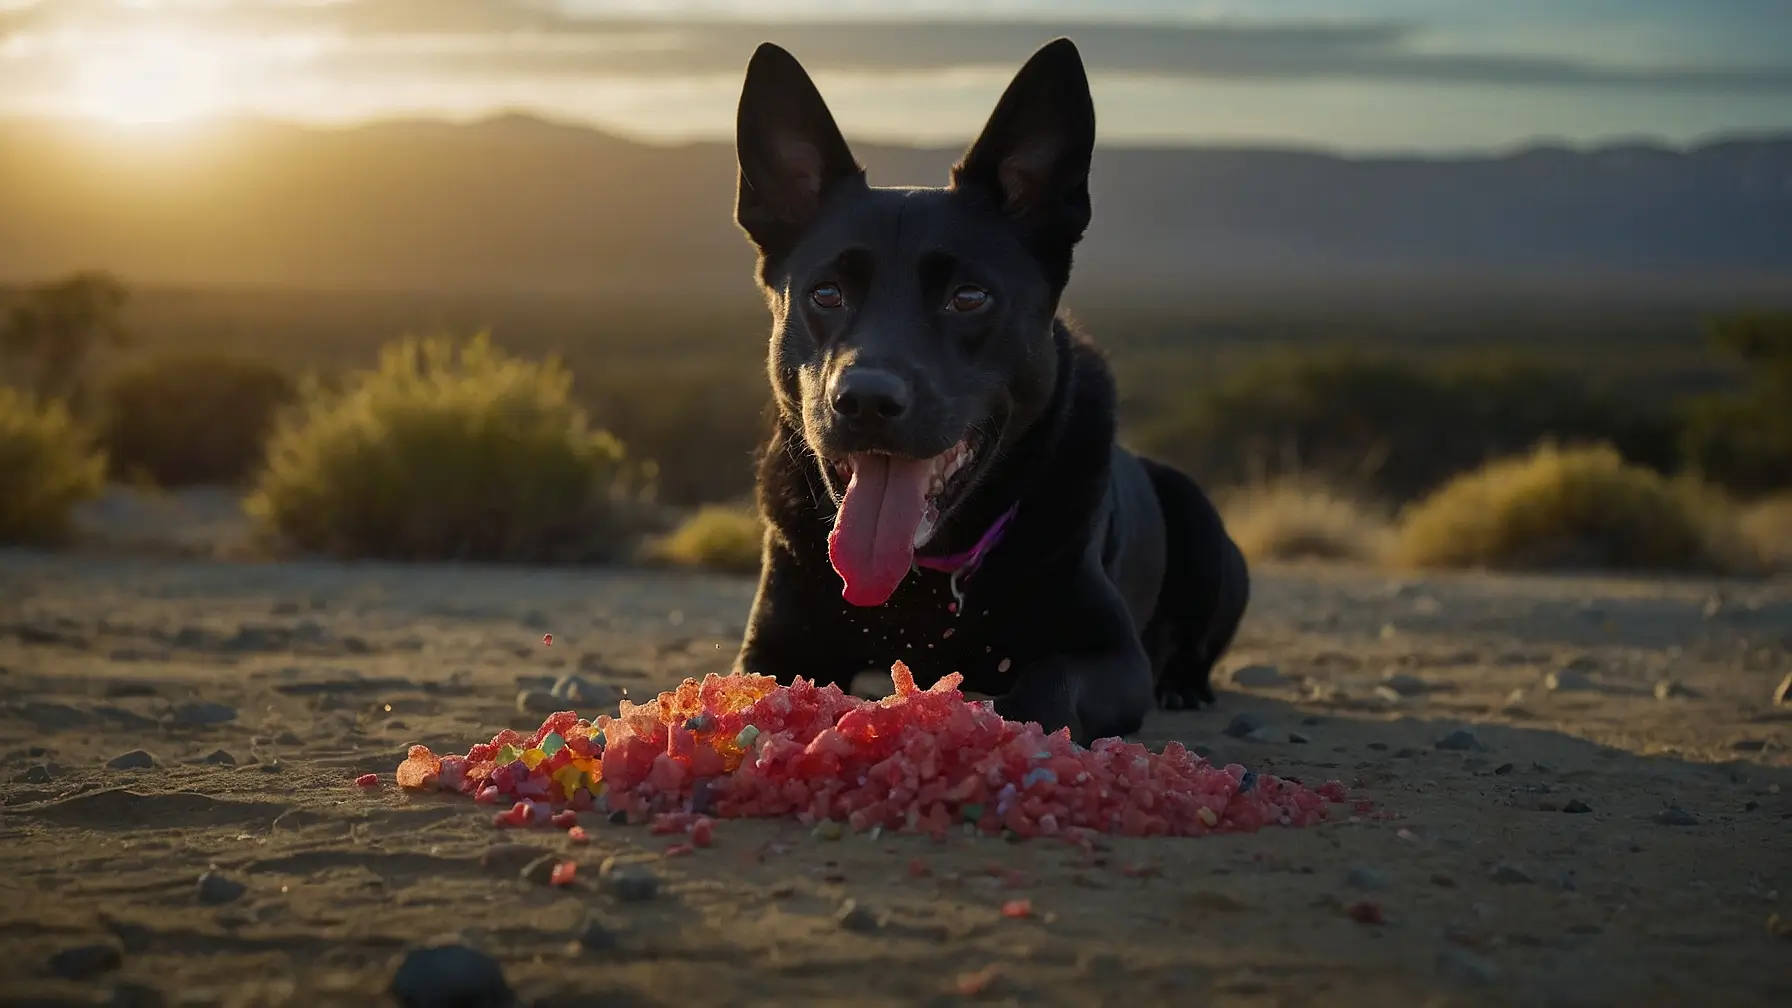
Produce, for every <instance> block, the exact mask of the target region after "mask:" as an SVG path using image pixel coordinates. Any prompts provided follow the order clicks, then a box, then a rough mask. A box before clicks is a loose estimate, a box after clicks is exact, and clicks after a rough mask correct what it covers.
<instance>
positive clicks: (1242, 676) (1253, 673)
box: [1232, 665, 1290, 689]
mask: <svg viewBox="0 0 1792 1008" xmlns="http://www.w3.org/2000/svg"><path fill="white" fill-rule="evenodd" d="M1289 683H1290V680H1289V678H1288V677H1287V676H1285V675H1283V674H1282V670H1281V669H1279V668H1276V667H1275V666H1274V665H1246V666H1245V667H1243V668H1241V669H1238V670H1236V671H1234V672H1233V673H1232V685H1234V686H1243V687H1245V688H1246V689H1274V688H1276V687H1278V686H1287V685H1288V684H1289Z"/></svg>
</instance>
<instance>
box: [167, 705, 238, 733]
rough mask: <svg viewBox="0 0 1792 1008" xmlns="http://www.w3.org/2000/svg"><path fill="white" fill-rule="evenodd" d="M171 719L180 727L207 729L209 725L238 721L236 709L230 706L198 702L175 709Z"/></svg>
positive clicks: (170, 715)
mask: <svg viewBox="0 0 1792 1008" xmlns="http://www.w3.org/2000/svg"><path fill="white" fill-rule="evenodd" d="M169 717H170V719H171V720H172V721H173V722H174V723H175V724H178V725H188V726H192V727H206V726H208V725H220V724H228V723H230V722H232V721H235V720H236V708H235V707H232V706H230V705H229V704H221V703H212V702H210V701H203V700H202V701H198V702H195V703H184V704H181V705H180V706H178V707H176V708H174V710H173V711H172V712H171V713H170V714H169Z"/></svg>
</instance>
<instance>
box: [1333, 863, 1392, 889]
mask: <svg viewBox="0 0 1792 1008" xmlns="http://www.w3.org/2000/svg"><path fill="white" fill-rule="evenodd" d="M1344 882H1345V884H1346V885H1350V886H1353V887H1355V888H1357V889H1386V888H1387V886H1388V880H1387V879H1385V878H1383V877H1382V875H1381V873H1380V872H1378V871H1376V870H1375V869H1373V868H1364V867H1361V866H1359V867H1356V868H1352V869H1350V872H1349V873H1348V874H1346V875H1345V876H1344Z"/></svg>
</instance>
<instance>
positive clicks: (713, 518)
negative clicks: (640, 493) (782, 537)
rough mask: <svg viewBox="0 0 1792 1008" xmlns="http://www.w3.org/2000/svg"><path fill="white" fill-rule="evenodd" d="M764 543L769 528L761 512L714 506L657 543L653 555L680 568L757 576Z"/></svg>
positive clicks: (698, 511) (695, 515)
mask: <svg viewBox="0 0 1792 1008" xmlns="http://www.w3.org/2000/svg"><path fill="white" fill-rule="evenodd" d="M764 539H765V525H764V524H763V523H762V522H761V521H760V520H759V515H758V513H757V512H755V511H752V510H749V509H746V508H736V507H724V506H721V505H710V506H708V507H703V508H699V509H698V510H697V513H696V514H694V515H692V516H691V517H690V518H689V519H687V520H686V521H685V522H684V523H683V524H681V525H679V526H678V528H676V529H674V530H673V532H672V534H671V535H668V536H666V537H665V538H663V539H661V540H659V541H658V542H656V543H655V544H654V545H653V548H652V549H651V550H650V551H649V555H650V556H651V557H652V558H653V559H657V560H662V561H665V562H667V563H672V564H676V565H678V566H680V567H696V568H702V569H706V570H714V571H723V572H725V573H729V574H756V573H758V572H759V563H760V548H761V544H762V543H763V542H764Z"/></svg>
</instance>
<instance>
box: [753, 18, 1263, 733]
mask: <svg viewBox="0 0 1792 1008" xmlns="http://www.w3.org/2000/svg"><path fill="white" fill-rule="evenodd" d="M738 131H739V135H738V138H737V143H738V148H739V155H740V169H741V174H740V195H739V202H738V207H737V217H738V220H739V222H740V224H741V226H742V228H743V229H744V230H745V231H746V232H747V234H748V236H749V237H750V238H751V239H752V240H753V242H754V243H755V245H756V246H757V247H758V248H759V251H760V266H759V275H760V280H761V282H762V284H763V285H764V287H765V290H766V293H767V299H768V302H769V303H770V306H771V308H772V312H773V316H774V326H773V333H772V338H771V348H770V353H769V357H768V370H769V374H770V378H771V383H772V390H773V394H774V401H775V403H776V407H777V408H776V419H775V420H774V423H773V432H772V436H771V440H770V442H769V443H768V445H767V447H766V449H765V452H764V454H763V456H762V458H761V461H760V469H759V506H760V509H761V511H762V513H763V514H764V515H765V516H766V518H767V524H768V532H767V536H766V542H765V554H764V561H763V567H762V572H761V577H760V585H759V593H758V596H757V598H756V599H755V601H754V604H753V611H752V614H751V617H750V619H749V623H748V627H747V631H746V635H745V639H744V640H743V642H742V644H741V650H740V654H739V656H738V658H737V659H736V667H737V669H739V670H741V671H749V672H758V673H764V674H769V675H774V676H776V677H777V678H778V679H779V680H780V681H783V682H789V681H791V680H792V679H794V678H795V677H797V676H804V677H807V678H810V679H813V680H816V681H818V682H823V683H827V682H835V683H840V684H841V685H845V684H847V683H848V682H849V681H850V680H851V678H852V676H853V675H854V674H856V673H858V672H860V671H863V670H866V669H873V668H887V667H888V666H889V665H890V664H891V662H893V661H895V660H898V659H900V660H902V661H905V662H907V663H908V665H909V666H910V668H912V669H913V670H914V672H915V674H916V677H917V678H918V679H920V680H921V681H922V682H923V683H927V682H931V681H932V680H934V679H937V678H938V677H940V676H942V675H944V674H946V673H948V672H954V671H956V672H960V673H962V674H963V675H964V677H965V683H964V688H965V689H966V690H967V691H971V692H976V693H983V694H987V695H992V696H995V697H997V708H998V710H1000V711H1002V713H1003V714H1004V715H1005V716H1007V717H1010V718H1014V719H1018V720H1032V721H1038V722H1040V723H1041V724H1042V725H1043V726H1044V727H1046V728H1047V729H1048V730H1055V729H1058V728H1061V727H1069V728H1070V730H1071V733H1072V735H1073V737H1075V738H1076V739H1077V740H1078V741H1080V742H1085V743H1086V742H1088V741H1090V740H1092V739H1094V738H1098V737H1103V736H1108V735H1124V734H1129V733H1132V732H1134V731H1136V730H1137V729H1138V728H1139V726H1140V724H1141V722H1142V720H1143V718H1144V716H1145V714H1146V713H1147V712H1148V711H1149V710H1150V709H1151V708H1152V706H1153V705H1154V704H1155V703H1162V704H1163V705H1165V706H1168V707H1172V708H1178V707H1190V706H1196V705H1199V704H1202V703H1207V702H1210V701H1211V700H1212V699H1213V693H1212V690H1211V688H1210V685H1209V681H1208V680H1209V674H1210V672H1211V669H1212V666H1213V663H1214V661H1215V660H1216V659H1217V658H1218V657H1219V656H1220V655H1221V654H1222V653H1223V652H1224V650H1225V649H1226V647H1227V646H1228V645H1229V644H1230V642H1231V639H1232V636H1233V634H1234V632H1235V630H1236V629H1237V626H1238V622H1239V619H1240V618H1241V616H1242V615H1243V612H1244V607H1245V604H1246V601H1247V598H1248V593H1249V589H1248V576H1247V573H1246V570H1245V566H1244V561H1243V558H1242V556H1241V555H1240V554H1239V552H1238V549H1237V547H1236V546H1234V545H1233V543H1232V541H1231V540H1230V538H1228V536H1227V535H1226V532H1225V530H1224V528H1223V526H1222V524H1221V522H1220V519H1219V516H1218V514H1217V513H1216V512H1215V510H1214V508H1213V506H1212V504H1211V503H1210V502H1209V501H1208V499H1207V497H1206V496H1205V495H1204V494H1203V493H1202V492H1201V490H1200V489H1199V488H1198V487H1197V486H1196V485H1195V484H1194V482H1193V481H1191V480H1190V479H1188V477H1186V476H1184V475H1182V474H1181V473H1179V472H1177V471H1175V470H1174V469H1171V468H1168V467H1166V466H1163V465H1161V464H1158V463H1155V462H1151V461H1149V460H1144V459H1140V458H1138V457H1136V456H1134V455H1132V454H1130V453H1128V452H1125V451H1124V450H1122V449H1120V448H1118V447H1117V445H1116V443H1115V390H1114V383H1113V378H1112V374H1111V372H1110V371H1109V369H1108V367H1107V365H1106V363H1105V361H1104V360H1103V359H1102V357H1101V355H1100V353H1099V352H1098V351H1097V350H1096V349H1095V348H1094V347H1093V346H1092V345H1090V344H1089V343H1088V342H1086V341H1085V340H1083V339H1082V338H1081V337H1080V336H1078V335H1075V334H1073V333H1072V332H1071V331H1070V330H1069V328H1068V327H1067V326H1066V325H1065V324H1064V323H1063V322H1062V321H1060V320H1058V319H1057V310H1058V302H1059V297H1060V295H1061V294H1062V292H1063V288H1064V285H1065V283H1066V281H1067V280H1068V278H1069V272H1070V263H1071V250H1072V248H1073V247H1074V245H1075V244H1076V243H1077V241H1078V240H1079V239H1080V238H1081V236H1082V233H1083V231H1084V229H1085V228H1086V227H1087V225H1088V223H1089V216H1090V203H1089V189H1088V173H1089V160H1090V153H1091V151H1092V149H1093V146H1094V139H1095V121H1094V110H1093V106H1092V104H1091V102H1090V100H1089V91H1088V82H1087V79H1086V77H1085V76H1084V72H1083V68H1082V63H1081V60H1080V58H1079V57H1078V55H1077V52H1076V49H1075V47H1074V46H1072V45H1071V44H1070V43H1069V42H1068V41H1067V40H1063V39H1060V40H1058V41H1057V42H1054V43H1051V44H1049V45H1047V46H1045V47H1044V48H1042V49H1041V50H1040V51H1039V52H1038V53H1036V54H1035V55H1034V56H1033V58H1032V59H1031V60H1029V61H1028V63H1027V65H1026V66H1025V67H1024V68H1023V69H1022V70H1021V71H1020V73H1019V74H1018V75H1017V76H1016V78H1015V80H1014V83H1013V84H1011V85H1010V86H1009V88H1008V90H1007V92H1006V93H1004V95H1003V97H1002V99H1001V101H1000V103H999V104H998V106H997V108H996V111H995V112H994V114H993V115H992V116H991V117H990V121H989V123H988V125H987V126H986V127H985V128H984V131H983V133H982V135H981V136H980V137H979V138H978V140H977V141H976V143H975V144H973V145H972V147H971V149H970V151H969V152H967V154H966V156H965V159H964V160H963V162H962V163H961V164H959V165H958V166H957V167H956V168H955V169H954V170H953V173H952V185H951V186H950V187H948V188H946V189H916V190H906V189H905V190H895V189H874V188H872V187H870V186H869V185H867V184H866V181H865V177H864V174H863V172H862V170H861V169H860V168H859V166H858V165H857V163H856V162H854V161H853V158H852V155H851V153H850V152H849V151H848V149H847V146H846V143H845V141H844V140H843V139H841V137H840V134H839V131H838V129H837V128H836V127H835V125H834V121H833V118H832V116H831V114H830V113H829V112H828V110H827V106H826V104H825V102H823V101H822V99H821V96H820V95H819V94H818V93H817V92H816V91H815V89H814V85H813V84H812V83H811V82H810V81H809V78H808V76H807V74H806V73H804V71H803V70H802V68H801V66H800V65H798V64H797V62H796V60H795V59H794V58H792V57H791V56H790V55H789V54H788V53H786V52H785V51H784V50H782V49H779V48H777V47H776V46H772V45H769V44H768V45H764V46H761V47H760V49H759V51H758V52H756V53H755V54H754V57H753V60H752V62H751V64H750V65H749V67H748V71H747V81H746V85H745V87H744V89H743V92H742V97H741V108H740V115H739V120H738ZM967 290H969V291H973V292H974V293H972V294H965V293H964V292H965V291H967ZM853 390H861V391H862V390H873V391H872V393H867V394H874V395H875V397H876V398H875V401H876V402H877V403H878V404H880V405H879V408H878V409H877V410H875V411H869V410H866V409H865V408H864V407H863V403H862V402H861V401H860V400H859V399H857V398H853V397H852V395H851V393H852V392H853ZM843 404H847V405H843ZM960 440H964V441H965V442H967V443H969V444H971V445H972V446H973V447H974V449H975V452H974V461H973V462H972V463H971V464H969V465H967V466H966V467H965V472H964V473H963V474H962V475H961V476H960V477H959V478H957V479H955V480H954V481H953V482H952V483H951V484H949V486H948V488H947V490H946V491H944V492H942V493H941V494H939V495H938V497H937V501H938V503H939V508H940V512H941V519H940V522H939V524H938V527H937V532H936V533H935V535H934V538H933V539H932V540H931V541H929V542H928V543H926V545H925V546H924V547H922V552H923V553H924V554H929V555H935V556H938V555H945V554H951V553H955V552H959V551H962V550H964V549H966V548H967V547H969V546H970V545H971V544H972V543H974V542H975V541H976V540H977V539H978V538H979V537H980V536H981V535H982V534H983V532H984V530H985V529H987V528H989V526H990V524H991V523H992V522H994V521H995V520H996V519H997V518H998V517H999V516H1001V515H1002V514H1003V513H1004V512H1005V511H1007V510H1008V509H1009V508H1010V507H1011V506H1013V507H1015V511H1014V518H1013V521H1012V523H1011V524H1010V526H1009V528H1008V530H1007V533H1006V535H1005V536H1004V538H1003V539H1002V540H1001V541H1000V543H999V544H998V545H997V547H996V548H995V549H994V550H993V551H992V552H990V553H989V554H988V556H987V558H986V559H985V560H984V562H983V563H982V565H981V566H980V567H979V568H978V569H976V570H975V572H974V573H973V574H971V575H970V576H969V577H968V578H967V579H966V580H964V582H963V584H962V588H963V591H964V600H963V604H962V606H960V607H958V608H960V609H961V610H962V611H957V612H954V611H952V609H953V606H951V605H950V603H952V601H953V598H952V593H951V587H950V585H951V582H950V578H949V577H948V575H946V574H944V573H939V572H934V571H928V570H920V569H917V570H914V571H911V572H910V573H909V574H908V576H907V577H906V579H905V580H904V581H903V582H902V583H901V585H900V586H899V587H898V588H897V589H896V591H895V594H894V595H892V596H891V597H890V598H889V599H888V601H886V602H885V603H884V604H882V605H880V606H855V605H851V604H848V603H847V602H846V601H845V599H843V598H842V594H841V592H842V581H841V578H840V576H839V575H837V574H836V573H835V571H834V569H833V567H832V565H831V564H830V561H829V555H828V535H829V532H830V530H831V529H832V527H833V524H834V521H835V516H836V511H837V503H838V501H839V499H840V495H841V493H842V491H843V488H844V481H845V478H844V476H843V475H842V473H841V472H840V471H839V470H838V464H839V463H841V462H843V461H844V460H847V459H849V458H866V457H869V456H866V455H864V454H863V453H867V452H873V453H888V454H894V455H898V456H905V457H909V458H918V459H929V458H933V457H935V456H938V455H939V454H940V453H941V452H944V451H946V450H947V449H948V448H950V447H952V446H953V445H954V444H955V443H957V442H959V441H960Z"/></svg>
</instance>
